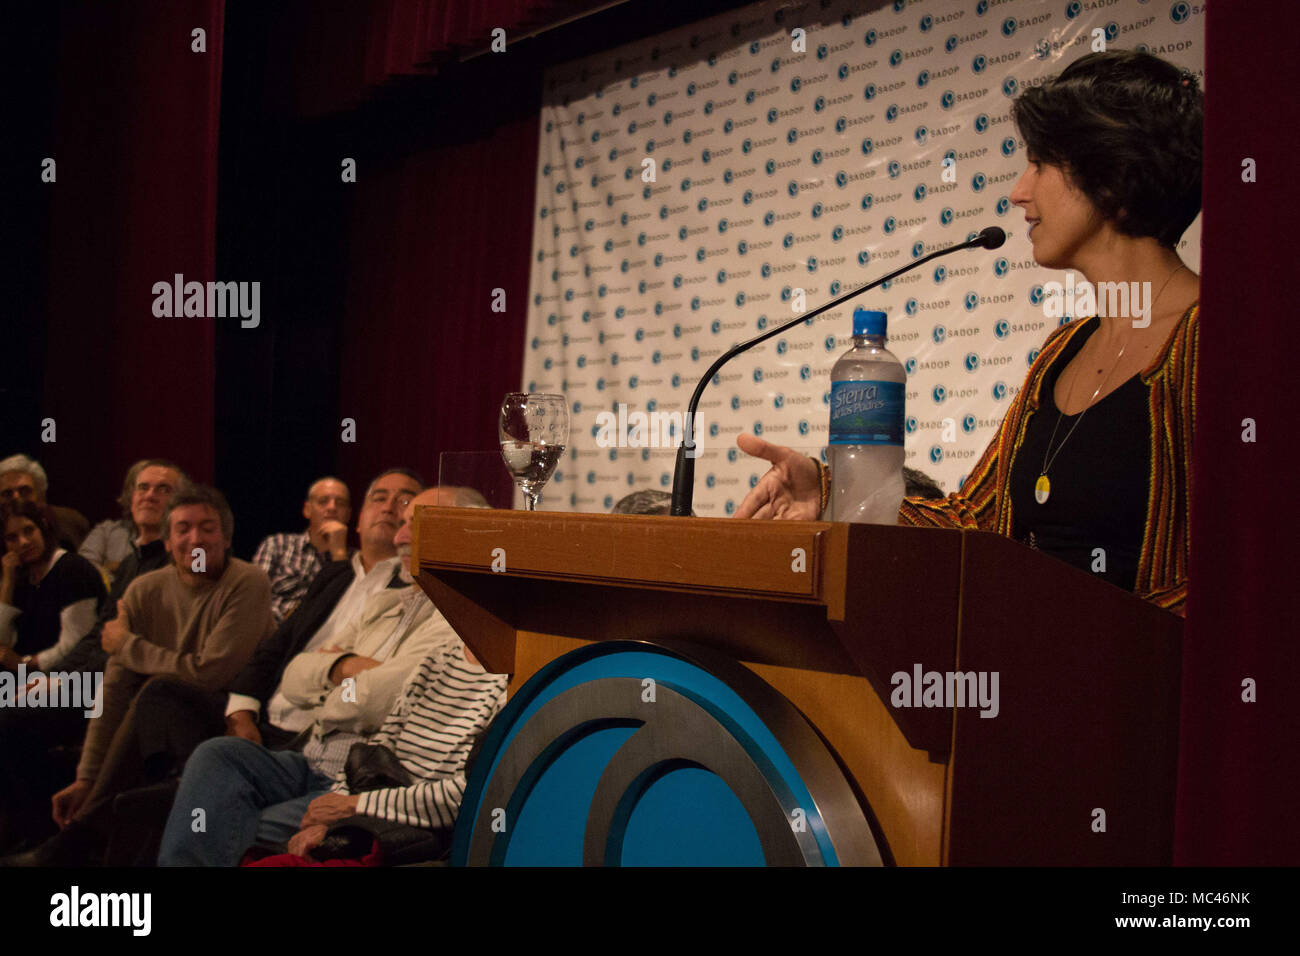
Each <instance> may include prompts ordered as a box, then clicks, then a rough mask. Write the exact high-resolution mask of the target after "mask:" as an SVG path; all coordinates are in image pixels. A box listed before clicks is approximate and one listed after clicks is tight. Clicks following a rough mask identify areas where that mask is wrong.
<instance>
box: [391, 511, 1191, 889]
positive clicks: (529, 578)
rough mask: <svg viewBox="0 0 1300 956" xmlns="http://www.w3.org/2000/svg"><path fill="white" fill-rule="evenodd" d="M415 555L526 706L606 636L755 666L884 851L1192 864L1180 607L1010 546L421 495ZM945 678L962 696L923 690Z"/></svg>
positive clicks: (917, 533)
mask: <svg viewBox="0 0 1300 956" xmlns="http://www.w3.org/2000/svg"><path fill="white" fill-rule="evenodd" d="M413 555H414V562H415V564H416V566H417V571H416V574H417V580H418V582H419V584H420V586H421V587H422V588H423V589H424V590H425V591H426V592H427V593H428V595H429V597H430V598H432V600H433V601H434V602H435V603H436V604H437V606H438V607H439V608H440V609H441V610H442V612H443V613H444V614H445V615H446V617H447V619H448V620H449V621H450V622H451V624H452V626H453V627H454V628H455V629H456V631H457V632H458V633H459V634H460V636H461V637H462V638H463V639H464V641H465V642H466V644H468V645H469V646H470V648H471V649H472V650H473V651H474V653H475V654H476V655H477V656H478V658H479V659H480V660H481V661H482V662H483V664H484V666H485V667H486V668H488V669H489V670H491V671H494V672H497V673H508V674H510V675H512V680H511V684H510V693H511V695H512V696H513V695H514V694H515V693H516V692H517V691H518V690H519V688H520V687H522V686H523V685H524V683H525V682H526V681H528V679H529V678H530V677H532V676H533V675H534V674H535V673H537V672H538V671H539V669H541V668H543V667H544V666H546V665H548V664H549V663H550V662H552V661H554V660H555V659H557V658H559V657H561V656H562V655H565V654H566V653H568V652H571V651H573V650H575V649H577V648H580V647H583V646H585V645H587V644H589V643H592V642H604V641H614V640H617V641H651V642H654V641H669V642H672V641H684V642H689V643H690V644H691V645H693V646H697V647H702V648H707V649H708V650H709V651H710V652H711V653H713V652H716V654H718V655H722V656H723V657H725V658H726V659H728V660H731V661H736V662H739V663H740V664H743V666H744V667H745V668H747V669H748V670H749V671H751V672H752V673H753V674H755V675H757V676H758V677H760V678H761V679H762V680H763V681H765V682H766V683H767V684H768V685H770V687H771V688H774V689H775V690H776V691H778V692H779V694H780V695H783V696H784V698H785V699H786V700H788V701H789V702H790V703H791V704H793V706H794V708H797V710H798V712H799V713H801V714H802V715H803V717H804V718H806V720H807V722H808V723H809V724H811V725H812V727H813V728H815V730H816V732H817V734H818V735H820V737H821V739H822V741H824V743H825V744H826V745H827V746H828V747H829V749H830V751H831V752H833V754H834V756H835V758H836V760H837V761H838V764H839V766H840V767H841V768H842V769H843V771H844V773H845V775H846V776H847V778H848V779H849V781H850V783H851V787H852V790H853V792H854V794H855V796H856V798H857V799H858V800H859V801H860V802H861V804H862V811H863V814H864V816H865V818H866V820H867V821H869V823H870V826H871V828H872V833H873V834H874V836H875V842H876V844H877V846H878V847H879V850H880V855H881V857H882V858H883V859H884V861H885V862H886V863H888V862H893V863H897V864H899V865H929V866H933V865H1080V864H1082V865H1109V864H1120V865H1167V864H1169V863H1170V862H1171V861H1172V842H1173V820H1174V792H1175V782H1176V771H1177V745H1178V707H1179V680H1180V639H1181V634H1182V621H1181V619H1180V618H1178V617H1177V616H1176V615H1174V614H1171V613H1169V612H1166V611H1162V610H1160V609H1158V608H1156V607H1154V606H1153V605H1151V604H1149V603H1147V602H1145V601H1142V600H1140V599H1138V598H1136V597H1134V596H1133V595H1131V594H1128V593H1126V592H1124V591H1122V590H1120V589H1118V588H1115V587H1114V586H1112V585H1109V584H1106V583H1104V582H1102V581H1099V580H1097V579H1095V578H1093V577H1092V576H1090V575H1088V574H1087V573H1084V572H1082V571H1079V570H1077V569H1075V568H1073V567H1070V566H1068V565H1066V564H1064V563H1063V562H1060V561H1058V560H1056V559H1053V558H1050V557H1046V556H1044V555H1041V554H1039V553H1037V552H1035V551H1033V550H1031V549H1029V548H1026V547H1024V546H1022V545H1020V544H1018V543H1016V542H1014V541H1012V540H1010V539H1007V538H1004V537H1001V536H999V535H995V534H990V533H985V532H969V531H947V530H937V529H926V528H907V527H885V526H873V525H848V524H832V523H825V522H775V521H763V522H759V521H735V520H725V519H710V518H669V517H639V516H625V515H589V514H559V513H549V512H537V513H527V512H521V511H489V510H471V509H451V508H432V507H422V508H420V509H419V510H418V514H417V518H416V522H415V541H414V547H413ZM931 673H934V674H937V675H941V676H942V677H943V678H944V693H940V694H937V695H932V696H931V697H930V698H929V699H926V698H924V697H923V696H922V694H921V692H920V691H919V690H914V689H910V688H908V687H906V686H904V679H903V677H904V675H906V678H907V680H908V681H912V680H914V679H915V678H916V677H920V678H921V680H920V684H921V685H922V686H928V687H929V688H930V689H931V690H934V689H935V679H934V678H930V679H929V680H927V678H926V675H928V674H931ZM950 673H953V674H957V673H961V674H982V675H984V677H985V679H986V683H985V684H984V687H985V689H986V690H988V691H989V692H990V693H989V694H988V695H986V698H985V700H984V701H983V702H982V703H981V701H980V700H979V699H978V698H977V695H976V694H975V693H974V681H973V680H972V681H970V682H969V683H963V681H962V679H961V678H960V677H959V678H957V679H956V681H953V682H950V681H948V680H947V679H946V675H948V674H950ZM994 675H996V683H994ZM950 683H951V684H952V686H953V690H954V691H955V690H957V689H959V688H968V689H970V690H971V691H972V693H971V694H970V697H969V698H968V699H967V700H966V701H964V703H963V702H962V701H959V700H956V699H950V697H951V696H952V695H949V694H947V693H946V689H947V687H948V685H949V684H950ZM994 690H996V693H992V691H994ZM971 698H974V699H971ZM990 698H991V699H990ZM918 704H919V705H920V706H918ZM927 704H928V705H927ZM904 705H906V706H904ZM472 779H473V778H472V777H471V782H472Z"/></svg>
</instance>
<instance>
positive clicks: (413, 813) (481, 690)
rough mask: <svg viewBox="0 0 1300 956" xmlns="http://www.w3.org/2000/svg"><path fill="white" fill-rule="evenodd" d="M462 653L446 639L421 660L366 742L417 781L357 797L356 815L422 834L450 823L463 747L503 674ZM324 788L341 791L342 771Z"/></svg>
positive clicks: (492, 704)
mask: <svg viewBox="0 0 1300 956" xmlns="http://www.w3.org/2000/svg"><path fill="white" fill-rule="evenodd" d="M463 648H464V645H462V644H461V642H460V641H458V640H457V641H452V642H451V643H450V644H445V645H443V646H442V647H440V648H438V650H436V651H435V652H434V653H433V654H431V655H430V656H428V657H426V658H425V659H424V660H423V661H422V662H421V663H420V666H419V667H418V668H416V670H415V672H414V673H413V674H412V675H411V678H410V680H409V681H408V682H407V684H406V688H405V690H404V691H403V693H402V695H401V696H400V697H399V698H398V699H397V704H396V706H395V707H394V708H393V710H392V712H391V713H390V714H389V715H388V717H387V718H386V719H385V720H384V725H383V726H382V727H381V728H380V729H379V732H378V733H377V734H375V735H374V736H373V737H371V738H370V740H369V743H372V744H383V745H384V746H386V747H388V748H389V749H390V750H392V751H393V752H394V753H395V754H396V755H397V757H398V759H400V760H401V762H402V766H403V767H405V768H406V770H407V771H408V772H409V773H410V774H411V776H413V777H415V778H416V779H417V781H418V782H417V783H415V784H413V785H412V786H409V787H392V788H388V789H384V790H371V791H369V792H367V793H363V794H361V800H360V802H359V803H358V804H357V813H359V814H362V815H365V816H372V817H378V818H380V819H382V820H391V821H393V822H395V823H404V824H406V825H407V826H413V827H423V828H424V829H426V830H438V829H446V828H450V827H452V826H454V825H455V823H456V812H457V811H458V810H459V809H460V801H461V798H462V797H463V796H464V794H465V763H466V760H467V758H468V757H469V752H470V748H471V747H473V745H474V742H475V741H476V740H477V739H478V738H479V737H480V736H481V735H482V734H483V733H484V732H485V731H486V730H487V727H488V725H489V724H490V723H491V722H492V719H493V718H494V717H495V716H496V715H497V713H498V712H499V711H500V710H501V708H502V707H503V706H505V700H506V675H505V674H489V673H487V672H486V671H484V670H483V668H482V667H480V666H479V665H478V664H471V663H470V662H469V661H467V660H466V659H465V655H464V650H463ZM331 789H332V790H334V791H335V792H337V793H347V792H348V789H347V781H346V779H345V775H344V774H343V773H339V774H338V776H337V779H336V780H335V781H334V785H333V787H332V788H331Z"/></svg>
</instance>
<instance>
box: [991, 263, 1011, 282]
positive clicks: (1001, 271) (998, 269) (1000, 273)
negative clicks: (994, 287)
mask: <svg viewBox="0 0 1300 956" xmlns="http://www.w3.org/2000/svg"><path fill="white" fill-rule="evenodd" d="M1010 268H1011V266H1010V264H1009V263H1008V262H1007V260H1006V259H1001V258H999V259H994V260H993V274H994V275H995V276H997V277H998V278H999V279H1001V278H1003V277H1004V276H1006V274H1007V271H1008V270H1009V269H1010Z"/></svg>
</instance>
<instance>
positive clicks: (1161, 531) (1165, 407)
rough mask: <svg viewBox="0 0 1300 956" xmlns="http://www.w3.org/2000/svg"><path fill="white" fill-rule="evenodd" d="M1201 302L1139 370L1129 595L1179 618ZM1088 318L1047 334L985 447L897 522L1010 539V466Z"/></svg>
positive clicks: (906, 507)
mask: <svg viewBox="0 0 1300 956" xmlns="http://www.w3.org/2000/svg"><path fill="white" fill-rule="evenodd" d="M1199 312H1200V309H1199V303H1193V305H1192V306H1191V308H1189V309H1188V310H1187V312H1186V313H1184V315H1183V317H1182V318H1181V319H1180V320H1179V322H1178V325H1177V327H1176V328H1175V329H1174V331H1173V332H1172V333H1171V334H1170V336H1169V339H1168V340H1167V341H1166V342H1165V345H1164V346H1163V348H1162V349H1161V350H1160V352H1159V353H1158V354H1157V355H1156V357H1155V358H1154V359H1152V362H1151V364H1150V365H1148V366H1147V367H1146V369H1144V370H1143V371H1142V373H1141V374H1142V382H1143V384H1145V385H1147V386H1149V387H1150V389H1151V392H1150V395H1151V401H1150V409H1151V475H1150V478H1149V481H1148V485H1147V521H1146V528H1145V530H1144V531H1143V535H1142V549H1141V552H1140V554H1139V557H1138V569H1137V583H1136V586H1135V587H1134V593H1135V594H1137V596H1138V597H1140V598H1143V599H1145V600H1147V601H1150V602H1151V603H1152V604H1155V605H1156V606H1157V607H1162V608H1166V609H1167V610H1170V611H1173V612H1174V613H1175V614H1177V615H1179V616H1180V617H1181V616H1183V615H1184V613H1185V603H1186V601H1187V568H1188V564H1189V560H1190V558H1189V551H1190V548H1191V543H1190V541H1189V537H1190V531H1191V498H1192V435H1193V434H1194V433H1195V430H1196V337H1197V315H1198V313H1199ZM1084 321H1085V320H1082V319H1081V320H1076V321H1074V322H1070V323H1068V324H1066V325H1063V326H1061V327H1059V328H1058V329H1056V330H1055V331H1054V332H1053V333H1052V334H1051V335H1049V336H1048V337H1047V341H1046V342H1045V343H1044V344H1043V348H1042V351H1040V352H1039V353H1038V357H1037V358H1036V359H1035V360H1034V363H1033V365H1032V366H1030V369H1029V375H1028V377H1027V378H1026V379H1025V385H1024V387H1023V388H1022V389H1021V390H1020V393H1019V394H1018V395H1016V397H1015V399H1014V400H1013V401H1012V402H1011V407H1010V408H1009V409H1007V415H1006V418H1004V419H1003V420H1002V424H1001V425H1000V426H999V427H998V433H997V435H995V436H994V438H993V440H992V441H991V442H990V443H989V446H988V448H986V449H985V450H984V454H983V455H982V456H981V457H980V460H979V461H978V462H977V463H976V465H975V467H974V469H973V470H972V471H971V473H970V474H969V475H967V476H966V481H965V482H964V483H963V484H962V486H961V490H960V491H956V492H953V493H952V494H950V495H949V496H948V497H947V498H942V499H931V500H926V499H923V498H904V499H903V505H902V507H901V508H900V509H899V514H898V523H899V524H904V525H917V526H923V527H935V528H970V529H978V530H981V531H996V532H997V533H998V534H1002V535H1007V536H1008V537H1010V535H1011V529H1012V527H1013V525H1012V521H1011V495H1010V492H1009V485H1010V480H1011V466H1012V463H1013V462H1014V460H1015V456H1016V453H1017V451H1018V450H1019V449H1020V444H1021V442H1022V441H1023V440H1024V437H1025V429H1026V427H1027V426H1028V423H1029V419H1030V417H1031V416H1032V415H1033V413H1034V412H1035V411H1036V410H1037V409H1038V406H1039V400H1040V396H1039V391H1040V388H1041V386H1042V382H1043V378H1044V376H1045V374H1046V372H1047V370H1048V369H1049V368H1050V367H1051V365H1052V363H1053V362H1054V361H1055V360H1056V358H1057V356H1059V355H1060V354H1061V352H1062V351H1063V350H1064V349H1065V347H1066V345H1067V344H1068V343H1069V341H1070V337H1071V336H1072V335H1074V333H1075V332H1077V331H1078V330H1079V329H1080V328H1081V327H1082V326H1083V324H1084Z"/></svg>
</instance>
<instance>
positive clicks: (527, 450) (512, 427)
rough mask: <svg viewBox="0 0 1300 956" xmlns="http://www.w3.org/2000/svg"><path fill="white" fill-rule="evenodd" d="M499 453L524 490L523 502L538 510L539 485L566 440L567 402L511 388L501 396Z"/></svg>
mask: <svg viewBox="0 0 1300 956" xmlns="http://www.w3.org/2000/svg"><path fill="white" fill-rule="evenodd" d="M497 430H498V432H499V435H500V438H501V457H502V458H503V459H505V463H506V469H507V470H508V471H509V472H510V474H512V475H514V478H515V483H516V484H518V485H519V488H520V490H521V491H523V493H524V506H525V507H526V508H527V510H529V511H536V510H537V501H538V499H539V498H541V495H542V486H543V485H545V484H546V482H547V481H548V480H549V479H550V477H551V474H552V473H553V472H554V471H555V466H556V465H557V464H559V462H560V456H561V455H563V454H564V446H565V445H567V444H568V443H569V403H568V401H567V400H566V399H565V397H564V396H563V395H551V394H546V393H542V392H528V393H525V392H511V393H510V394H508V395H507V396H506V397H505V398H504V399H502V400H501V420H500V425H499V427H498V429H497Z"/></svg>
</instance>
